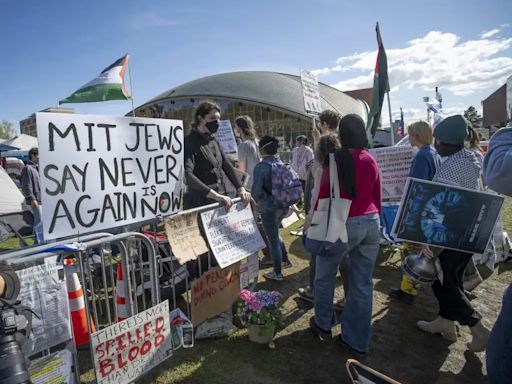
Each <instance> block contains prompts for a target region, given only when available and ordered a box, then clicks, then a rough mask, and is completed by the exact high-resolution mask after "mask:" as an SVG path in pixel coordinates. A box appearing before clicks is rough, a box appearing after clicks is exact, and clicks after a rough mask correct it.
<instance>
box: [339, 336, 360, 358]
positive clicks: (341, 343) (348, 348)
mask: <svg viewBox="0 0 512 384" xmlns="http://www.w3.org/2000/svg"><path fill="white" fill-rule="evenodd" d="M336 344H337V345H338V346H340V347H341V348H342V349H343V350H344V351H345V352H349V353H352V354H355V355H357V356H359V357H365V356H366V355H367V353H366V352H363V351H358V350H357V349H354V348H352V347H351V346H350V345H348V343H347V342H346V341H345V340H343V337H341V335H338V337H337V338H336Z"/></svg>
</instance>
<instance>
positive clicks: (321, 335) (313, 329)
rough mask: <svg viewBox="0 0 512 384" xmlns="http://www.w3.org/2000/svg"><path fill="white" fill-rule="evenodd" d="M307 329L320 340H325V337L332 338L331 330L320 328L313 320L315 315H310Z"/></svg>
mask: <svg viewBox="0 0 512 384" xmlns="http://www.w3.org/2000/svg"><path fill="white" fill-rule="evenodd" d="M309 329H310V330H311V332H313V333H314V334H315V335H317V336H318V337H319V338H320V340H325V339H331V338H332V333H331V331H330V330H329V331H326V330H324V329H322V328H320V327H319V326H318V325H317V324H316V322H315V316H313V317H311V318H310V319H309Z"/></svg>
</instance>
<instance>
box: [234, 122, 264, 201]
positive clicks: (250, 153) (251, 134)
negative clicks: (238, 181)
mask: <svg viewBox="0 0 512 384" xmlns="http://www.w3.org/2000/svg"><path fill="white" fill-rule="evenodd" d="M235 133H236V134H237V136H240V138H241V139H242V142H241V143H240V144H239V145H238V169H239V170H240V171H242V172H245V173H247V174H249V181H248V182H247V185H246V187H247V189H248V190H249V191H250V190H251V189H252V183H253V179H254V176H253V171H254V167H255V166H256V164H258V163H259V162H260V154H259V151H258V141H257V138H256V130H255V128H254V122H253V121H252V119H251V118H250V117H249V116H247V115H244V116H239V117H237V118H236V119H235Z"/></svg>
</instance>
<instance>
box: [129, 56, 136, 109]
mask: <svg viewBox="0 0 512 384" xmlns="http://www.w3.org/2000/svg"><path fill="white" fill-rule="evenodd" d="M128 77H129V78H130V94H131V95H130V96H131V97H130V98H131V100H132V116H133V117H135V107H134V106H133V87H132V66H131V64H130V60H128Z"/></svg>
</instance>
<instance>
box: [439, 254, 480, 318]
mask: <svg viewBox="0 0 512 384" xmlns="http://www.w3.org/2000/svg"><path fill="white" fill-rule="evenodd" d="M471 257H473V255H472V254H471V253H466V252H460V251H453V250H450V249H445V250H444V251H443V252H441V254H440V255H439V261H440V262H441V267H442V270H443V284H441V283H440V282H439V280H436V281H435V282H434V283H433V284H432V289H433V290H434V294H435V295H436V298H437V301H438V302H439V316H441V317H444V318H445V319H448V320H453V321H457V322H458V323H459V324H460V325H469V326H470V327H472V326H474V325H476V323H478V322H479V321H480V319H481V318H482V316H480V314H479V313H478V312H476V311H475V309H474V308H473V306H472V305H471V302H470V301H469V299H468V298H467V296H466V294H465V293H464V287H463V285H462V281H463V279H462V276H463V275H464V269H465V268H466V265H467V264H468V263H469V261H470V260H471Z"/></svg>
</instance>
